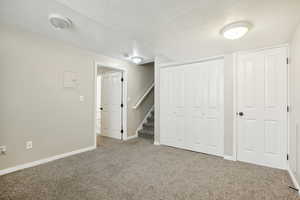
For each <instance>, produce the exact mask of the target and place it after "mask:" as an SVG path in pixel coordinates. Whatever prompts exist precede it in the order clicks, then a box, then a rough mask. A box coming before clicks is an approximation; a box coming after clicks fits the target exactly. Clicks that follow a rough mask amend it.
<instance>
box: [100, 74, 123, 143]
mask: <svg viewBox="0 0 300 200" xmlns="http://www.w3.org/2000/svg"><path fill="white" fill-rule="evenodd" d="M121 78H122V72H113V73H106V74H103V75H102V90H101V91H102V94H101V104H102V105H101V107H102V108H103V110H102V111H101V135H104V136H108V137H112V138H117V139H121V132H120V131H121V123H122V117H121V115H122V113H121V102H122V82H121Z"/></svg>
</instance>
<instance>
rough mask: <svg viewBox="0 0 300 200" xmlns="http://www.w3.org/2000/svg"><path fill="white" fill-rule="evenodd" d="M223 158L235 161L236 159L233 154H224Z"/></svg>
mask: <svg viewBox="0 0 300 200" xmlns="http://www.w3.org/2000/svg"><path fill="white" fill-rule="evenodd" d="M223 158H224V159H225V160H231V161H236V159H235V158H234V157H233V156H226V155H224V156H223Z"/></svg>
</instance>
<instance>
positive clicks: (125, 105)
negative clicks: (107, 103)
mask: <svg viewBox="0 0 300 200" xmlns="http://www.w3.org/2000/svg"><path fill="white" fill-rule="evenodd" d="M98 67H108V68H112V69H117V70H121V71H122V72H123V78H124V81H123V88H122V89H123V105H124V107H123V108H124V109H123V131H124V132H123V140H126V139H127V134H128V130H127V87H128V86H127V84H128V80H127V77H128V72H127V69H126V68H123V67H119V66H109V65H107V64H102V63H101V62H97V61H95V72H94V86H95V89H94V108H93V109H94V133H95V145H96V146H97V133H96V132H97V131H96V130H97V129H96V119H97V116H96V115H97V113H96V110H97V102H96V97H97V75H98V74H97V69H98Z"/></svg>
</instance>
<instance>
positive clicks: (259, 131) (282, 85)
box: [237, 48, 287, 169]
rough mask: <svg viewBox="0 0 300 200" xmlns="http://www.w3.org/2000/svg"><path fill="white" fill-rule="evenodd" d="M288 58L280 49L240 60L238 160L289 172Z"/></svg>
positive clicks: (240, 57)
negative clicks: (287, 155) (286, 169)
mask: <svg viewBox="0 0 300 200" xmlns="http://www.w3.org/2000/svg"><path fill="white" fill-rule="evenodd" d="M286 57H287V49H286V48H276V49H271V50H266V51H260V52H256V53H250V54H244V55H240V56H239V58H238V67H237V76H238V77H237V88H238V90H237V92H238V94H237V103H238V111H239V112H243V113H244V115H243V116H238V121H237V130H238V153H237V158H238V160H241V161H245V162H251V163H255V164H259V165H265V166H270V167H275V168H283V169H285V168H286V153H287V129H286V127H287V124H286V123H287V113H286V106H287V65H286Z"/></svg>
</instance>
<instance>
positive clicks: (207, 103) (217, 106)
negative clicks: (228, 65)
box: [160, 60, 224, 155]
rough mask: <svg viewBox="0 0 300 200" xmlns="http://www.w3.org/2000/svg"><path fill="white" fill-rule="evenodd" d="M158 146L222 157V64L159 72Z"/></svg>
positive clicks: (196, 65) (219, 61)
mask: <svg viewBox="0 0 300 200" xmlns="http://www.w3.org/2000/svg"><path fill="white" fill-rule="evenodd" d="M160 76H161V79H160V80H161V81H160V82H161V94H160V98H161V101H160V102H161V105H160V110H161V117H160V120H161V122H160V127H161V133H160V135H161V144H165V145H169V146H174V147H179V148H185V149H189V150H192V151H197V152H203V153H209V154H213V155H222V154H223V142H224V128H223V60H216V61H209V62H201V63H195V64H188V65H182V66H179V67H169V68H164V69H161V75H160Z"/></svg>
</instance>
